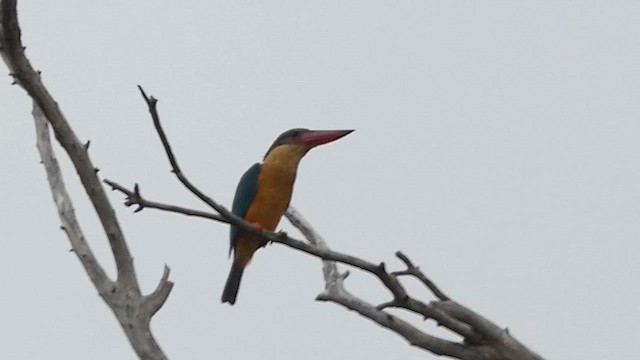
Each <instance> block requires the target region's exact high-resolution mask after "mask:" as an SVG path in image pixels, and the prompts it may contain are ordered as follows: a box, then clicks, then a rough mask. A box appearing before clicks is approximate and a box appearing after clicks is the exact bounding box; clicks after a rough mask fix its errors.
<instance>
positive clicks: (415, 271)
mask: <svg viewBox="0 0 640 360" xmlns="http://www.w3.org/2000/svg"><path fill="white" fill-rule="evenodd" d="M396 256H397V257H398V259H400V260H401V261H402V262H403V263H404V264H405V265H407V270H404V271H395V272H393V273H392V274H393V275H395V276H401V275H413V276H415V277H417V278H418V280H420V281H421V282H422V283H423V284H424V285H425V286H426V287H427V288H428V289H429V290H431V292H432V293H433V295H435V296H436V297H437V298H438V299H440V300H442V301H447V300H449V297H448V296H447V295H445V294H444V292H442V290H440V289H439V288H438V287H437V286H436V284H434V283H433V281H431V280H430V279H429V278H428V277H427V276H426V275H425V274H424V273H423V272H422V271H421V270H420V268H419V267H417V266H414V265H413V263H412V262H411V260H409V257H407V256H406V255H405V254H403V253H402V252H401V251H397V252H396Z"/></svg>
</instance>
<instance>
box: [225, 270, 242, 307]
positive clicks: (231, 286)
mask: <svg viewBox="0 0 640 360" xmlns="http://www.w3.org/2000/svg"><path fill="white" fill-rule="evenodd" d="M243 271H244V268H242V267H240V265H238V263H237V262H235V261H234V262H233V265H231V271H230V272H229V277H228V278H227V283H226V284H225V285H224V290H223V291H222V302H223V303H226V302H228V303H229V304H231V305H233V304H235V303H236V297H238V289H239V288H240V280H242V272H243Z"/></svg>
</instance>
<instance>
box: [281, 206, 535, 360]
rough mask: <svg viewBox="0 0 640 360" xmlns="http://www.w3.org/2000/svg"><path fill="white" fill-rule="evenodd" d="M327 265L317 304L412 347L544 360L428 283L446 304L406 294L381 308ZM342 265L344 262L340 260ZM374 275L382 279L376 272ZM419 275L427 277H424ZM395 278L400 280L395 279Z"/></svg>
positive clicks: (311, 234) (294, 217)
mask: <svg viewBox="0 0 640 360" xmlns="http://www.w3.org/2000/svg"><path fill="white" fill-rule="evenodd" d="M286 216H287V219H289V221H290V222H291V224H293V225H294V226H295V227H296V228H298V229H299V230H300V231H301V232H302V234H303V235H304V236H305V238H306V239H307V240H308V241H309V243H310V244H311V246H315V247H317V248H319V249H322V250H323V251H327V252H328V253H331V250H329V246H328V245H327V243H326V242H325V241H324V239H323V238H322V237H321V236H320V235H319V234H318V233H317V232H315V231H314V230H313V228H312V226H311V225H310V224H309V223H308V222H307V221H306V220H304V218H303V217H302V216H301V215H300V214H299V213H298V212H297V211H296V210H295V209H293V208H289V210H288V211H287V213H286ZM322 255H326V253H322ZM396 256H398V258H400V259H401V261H403V262H404V263H405V265H407V267H408V270H406V271H409V272H408V273H407V274H411V275H414V276H417V277H418V278H424V279H426V276H424V274H422V273H421V272H420V271H419V269H418V268H417V267H416V266H414V265H413V263H412V262H411V260H410V259H409V258H408V257H407V256H406V255H404V254H403V253H401V252H397V253H396ZM323 259H325V260H323V274H324V278H325V291H324V292H322V293H321V294H320V295H318V297H317V298H316V299H317V300H318V301H330V302H334V303H337V304H340V305H342V306H344V307H346V308H347V309H349V310H353V311H356V312H357V313H359V314H360V315H362V316H364V317H366V318H368V319H370V320H372V321H374V322H375V323H377V324H379V325H380V326H383V327H385V328H387V329H389V330H391V331H393V332H395V333H397V334H399V335H400V336H402V337H404V338H405V339H406V340H407V341H409V343H410V344H411V345H414V346H417V347H419V348H422V349H425V350H428V351H431V352H433V353H435V354H438V355H445V356H451V357H454V358H457V359H486V360H489V359H496V360H498V359H502V360H525V359H530V360H542V358H541V357H540V356H539V355H537V354H535V353H533V352H532V351H530V350H529V349H527V348H526V347H525V346H524V345H522V344H521V343H520V342H518V341H517V340H515V339H514V338H513V337H512V336H510V335H509V333H508V332H507V331H505V330H502V329H501V328H499V327H498V326H497V325H495V324H493V323H492V322H491V321H489V320H487V319H486V318H484V317H482V316H480V315H478V314H477V313H475V312H473V311H471V310H469V309H467V308H466V307H464V306H462V305H460V304H458V303H456V302H453V301H451V300H449V298H448V297H447V296H445V295H444V293H442V292H441V291H440V290H439V289H438V288H437V287H436V285H435V284H433V282H431V281H429V280H428V279H427V280H428V281H427V282H424V281H423V283H425V284H427V283H428V284H429V285H427V287H429V289H431V290H432V291H433V292H434V294H436V296H438V297H439V298H440V297H442V298H445V300H441V301H434V302H431V303H430V304H424V303H422V302H420V301H418V300H416V299H413V298H411V297H409V296H408V295H406V294H405V296H401V297H395V298H394V299H393V300H392V301H390V302H387V303H384V304H381V305H379V306H377V307H376V306H373V305H371V304H369V303H367V302H365V301H363V300H361V299H359V298H357V297H356V296H353V295H352V294H350V293H349V292H347V291H346V290H345V288H344V279H345V278H346V276H345V275H344V273H343V274H341V273H340V272H339V271H338V269H337V265H336V262H335V261H328V260H326V258H324V257H323ZM332 260H333V258H332ZM362 261H364V260H362ZM338 262H341V261H340V260H338ZM360 268H361V267H360ZM361 269H362V268H361ZM363 270H365V271H367V270H366V269H363ZM406 271H405V272H406ZM369 272H371V271H369ZM371 273H372V274H374V275H376V276H377V274H376V273H375V272H371ZM418 273H419V274H422V276H420V275H419V274H418ZM403 275H404V272H403ZM389 276H392V277H395V276H394V275H391V274H390V275H389ZM421 281H422V279H421ZM383 284H385V285H386V283H385V282H383ZM434 289H435V290H434ZM392 293H393V292H392ZM438 294H440V295H438ZM389 307H398V308H403V309H406V310H409V311H411V312H414V313H417V314H421V315H423V316H424V318H425V319H429V318H431V319H434V320H436V321H437V322H438V324H439V325H441V326H444V327H445V328H447V329H449V330H451V331H453V332H455V333H457V334H459V335H460V336H462V338H463V339H464V341H462V342H459V343H457V342H452V341H447V340H444V339H440V338H438V337H435V336H432V335H429V334H427V333H425V332H423V331H421V330H419V329H418V328H416V327H414V326H412V325H410V324H409V323H407V322H405V321H404V320H402V319H400V318H398V317H396V316H394V315H392V314H390V313H388V312H385V311H383V310H384V309H386V308H389Z"/></svg>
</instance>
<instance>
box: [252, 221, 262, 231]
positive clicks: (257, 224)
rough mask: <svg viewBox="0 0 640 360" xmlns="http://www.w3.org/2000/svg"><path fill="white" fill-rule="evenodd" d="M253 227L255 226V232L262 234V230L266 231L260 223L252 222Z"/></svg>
mask: <svg viewBox="0 0 640 360" xmlns="http://www.w3.org/2000/svg"><path fill="white" fill-rule="evenodd" d="M251 226H253V230H255V231H256V232H261V231H262V230H264V226H262V224H260V223H259V222H252V223H251Z"/></svg>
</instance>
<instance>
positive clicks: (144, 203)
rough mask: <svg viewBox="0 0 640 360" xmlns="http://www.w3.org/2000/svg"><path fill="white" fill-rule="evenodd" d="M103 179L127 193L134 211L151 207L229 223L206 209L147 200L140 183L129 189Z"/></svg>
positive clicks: (127, 201)
mask: <svg viewBox="0 0 640 360" xmlns="http://www.w3.org/2000/svg"><path fill="white" fill-rule="evenodd" d="M103 181H104V183H105V184H107V185H109V186H110V187H111V189H112V190H116V191H119V192H121V193H123V194H124V195H126V197H127V198H126V200H125V202H124V205H125V206H127V207H129V206H134V205H137V208H136V209H135V210H134V212H139V211H142V209H145V208H149V209H156V210H162V211H168V212H172V213H176V214H183V215H186V216H194V217H199V218H204V219H210V220H215V221H220V222H223V223H229V220H227V219H225V218H223V217H222V216H220V215H217V214H213V213H209V212H206V211H200V210H195V209H190V208H186V207H182V206H176V205H169V204H165V203H160V202H156V201H150V200H147V199H145V198H143V197H142V195H141V193H140V187H139V186H138V184H135V186H134V188H133V190H129V189H127V188H126V187H124V186H122V185H120V184H118V183H117V182H115V181H111V180H108V179H105V180H103Z"/></svg>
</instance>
